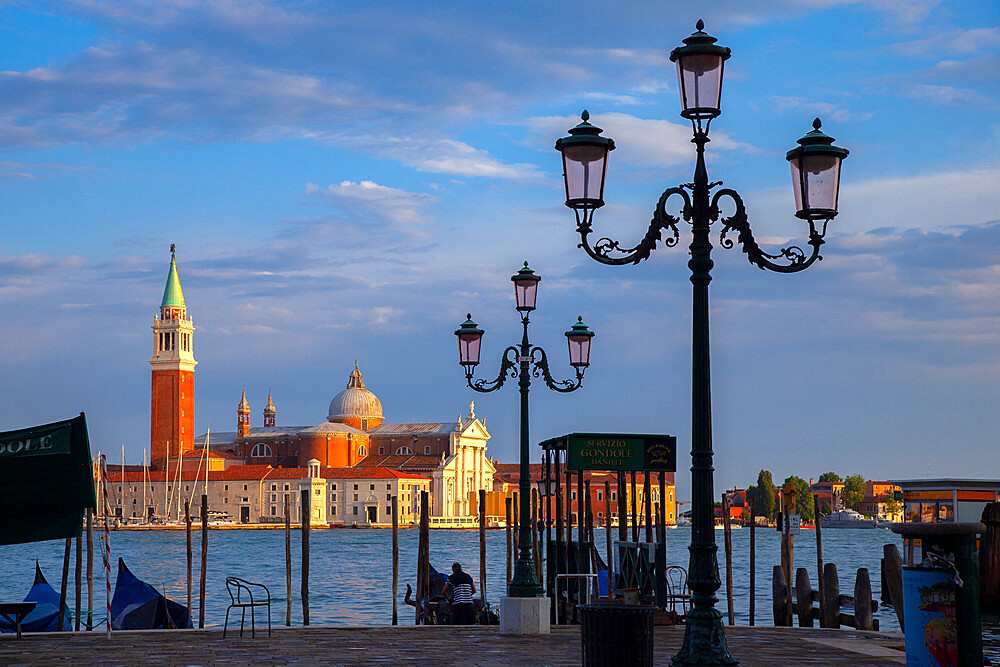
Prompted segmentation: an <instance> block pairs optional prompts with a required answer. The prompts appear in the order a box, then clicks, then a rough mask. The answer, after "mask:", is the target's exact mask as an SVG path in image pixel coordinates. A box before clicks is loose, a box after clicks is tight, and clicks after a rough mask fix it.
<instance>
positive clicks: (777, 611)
mask: <svg viewBox="0 0 1000 667" xmlns="http://www.w3.org/2000/svg"><path fill="white" fill-rule="evenodd" d="M787 588H788V584H787V583H786V582H785V568H783V567H782V566H781V565H775V566H774V570H773V573H772V574H771V608H772V611H773V615H774V624H775V625H776V626H782V625H787V624H788V614H787V613H786V610H785V605H787V604H788V591H787V590H786V589H787Z"/></svg>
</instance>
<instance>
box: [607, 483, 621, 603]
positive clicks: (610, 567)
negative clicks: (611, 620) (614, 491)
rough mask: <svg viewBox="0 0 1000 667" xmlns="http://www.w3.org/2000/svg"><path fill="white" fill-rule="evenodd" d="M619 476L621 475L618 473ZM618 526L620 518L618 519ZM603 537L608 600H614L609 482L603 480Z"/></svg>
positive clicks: (613, 553)
mask: <svg viewBox="0 0 1000 667" xmlns="http://www.w3.org/2000/svg"><path fill="white" fill-rule="evenodd" d="M618 474H619V475H621V473H618ZM618 523H619V525H620V524H621V518H619V519H618ZM604 537H605V538H607V542H608V598H609V599H611V600H614V599H615V552H614V548H613V546H612V539H611V480H610V479H607V478H605V480H604Z"/></svg>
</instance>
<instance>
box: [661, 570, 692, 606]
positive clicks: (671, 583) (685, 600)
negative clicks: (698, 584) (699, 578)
mask: <svg viewBox="0 0 1000 667" xmlns="http://www.w3.org/2000/svg"><path fill="white" fill-rule="evenodd" d="M663 573H664V578H665V579H666V580H667V599H666V602H667V604H669V605H670V611H672V612H673V613H675V614H676V613H677V605H678V604H680V605H681V612H683V614H682V615H684V616H687V611H688V605H690V604H691V591H690V590H689V589H688V585H687V577H688V573H687V570H685V569H684V568H683V567H681V566H680V565H671V566H670V567H668V568H667V569H665V570H664V571H663Z"/></svg>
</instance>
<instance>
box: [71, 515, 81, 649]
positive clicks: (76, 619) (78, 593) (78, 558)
mask: <svg viewBox="0 0 1000 667" xmlns="http://www.w3.org/2000/svg"><path fill="white" fill-rule="evenodd" d="M82 604H83V535H77V537H76V614H75V616H74V619H73V630H74V631H76V632H79V631H80V607H81V605H82Z"/></svg>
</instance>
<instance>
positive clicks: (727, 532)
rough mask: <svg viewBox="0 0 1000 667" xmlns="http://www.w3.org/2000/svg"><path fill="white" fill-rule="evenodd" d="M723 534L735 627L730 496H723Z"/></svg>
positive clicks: (729, 604)
mask: <svg viewBox="0 0 1000 667" xmlns="http://www.w3.org/2000/svg"><path fill="white" fill-rule="evenodd" d="M722 520H723V521H724V522H725V523H724V524H723V531H722V532H723V534H724V540H725V549H726V606H727V609H728V611H729V625H735V623H736V617H735V615H734V612H733V527H732V526H731V525H730V521H729V494H728V493H723V494H722Z"/></svg>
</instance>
